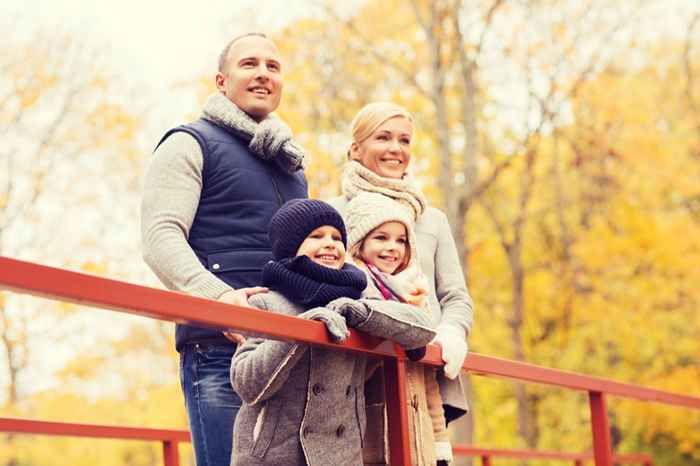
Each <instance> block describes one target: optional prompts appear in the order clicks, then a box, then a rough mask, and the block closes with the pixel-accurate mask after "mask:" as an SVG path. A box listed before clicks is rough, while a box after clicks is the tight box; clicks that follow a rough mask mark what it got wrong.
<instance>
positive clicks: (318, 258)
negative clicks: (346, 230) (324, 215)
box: [297, 225, 345, 269]
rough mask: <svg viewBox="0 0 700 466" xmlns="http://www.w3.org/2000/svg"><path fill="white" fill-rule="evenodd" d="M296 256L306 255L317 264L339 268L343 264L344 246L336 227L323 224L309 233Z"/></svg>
mask: <svg viewBox="0 0 700 466" xmlns="http://www.w3.org/2000/svg"><path fill="white" fill-rule="evenodd" d="M297 256H308V257H309V259H311V260H312V261H314V262H316V263H317V264H319V265H322V266H324V267H328V268H331V269H340V268H342V267H343V264H345V246H344V245H343V239H342V236H341V235H340V232H339V231H338V229H337V228H335V227H332V226H330V225H324V226H322V227H318V228H316V229H315V230H314V231H312V232H311V233H309V236H307V237H306V239H305V240H304V242H303V243H301V246H299V250H298V251H297Z"/></svg>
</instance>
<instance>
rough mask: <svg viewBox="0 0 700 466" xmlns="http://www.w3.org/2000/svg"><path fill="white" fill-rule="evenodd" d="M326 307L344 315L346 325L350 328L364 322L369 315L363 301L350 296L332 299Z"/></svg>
mask: <svg viewBox="0 0 700 466" xmlns="http://www.w3.org/2000/svg"><path fill="white" fill-rule="evenodd" d="M326 307H327V308H328V309H331V310H333V311H335V312H337V313H338V314H340V315H341V316H343V317H345V320H346V321H347V323H348V325H349V326H350V327H352V328H357V327H358V326H361V325H362V324H364V323H365V322H366V321H367V319H369V315H370V310H369V309H368V308H367V306H366V305H365V304H364V303H362V302H361V301H358V300H356V299H351V298H338V299H334V300H333V301H331V302H330V303H328V304H326Z"/></svg>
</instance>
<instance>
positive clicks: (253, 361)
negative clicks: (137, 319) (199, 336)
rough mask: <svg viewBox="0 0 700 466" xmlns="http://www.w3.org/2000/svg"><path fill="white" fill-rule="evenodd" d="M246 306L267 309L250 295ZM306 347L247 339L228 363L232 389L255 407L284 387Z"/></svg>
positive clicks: (262, 301)
mask: <svg viewBox="0 0 700 466" xmlns="http://www.w3.org/2000/svg"><path fill="white" fill-rule="evenodd" d="M248 303H249V304H250V305H251V306H253V307H257V308H259V309H262V310H269V306H268V305H267V303H266V302H265V298H264V297H263V296H261V295H255V296H251V298H250V299H249V300H248ZM270 312H272V311H270ZM308 348H309V346H308V345H305V344H301V343H291V342H286V341H278V340H269V339H265V338H258V337H253V338H248V339H246V341H245V343H243V344H241V345H239V346H238V349H237V350H236V353H235V354H234V355H233V359H232V361H231V372H230V378H231V385H232V386H233V389H234V390H235V391H236V393H238V394H239V395H240V397H241V399H242V400H243V401H245V402H246V403H250V404H256V403H260V402H261V401H265V400H267V399H269V398H270V397H272V396H273V395H274V394H275V393H277V392H278V391H279V390H280V388H282V387H283V386H284V384H285V382H286V381H287V379H288V378H289V374H290V373H291V371H292V369H294V367H295V366H296V365H297V363H298V362H299V360H301V358H302V356H304V354H306V351H308Z"/></svg>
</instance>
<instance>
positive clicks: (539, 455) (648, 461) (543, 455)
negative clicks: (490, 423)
mask: <svg viewBox="0 0 700 466" xmlns="http://www.w3.org/2000/svg"><path fill="white" fill-rule="evenodd" d="M452 451H453V452H454V454H455V455H464V456H478V457H479V458H481V466H491V465H492V463H491V458H511V459H522V460H534V459H543V460H552V461H573V462H574V466H583V465H584V464H585V463H586V462H588V461H590V460H592V459H593V454H592V453H564V452H558V451H543V450H525V449H508V448H477V447H472V446H470V445H454V446H453V447H452ZM613 461H614V462H615V463H616V464H638V465H640V466H654V461H653V460H652V458H651V456H649V455H647V454H646V453H632V454H627V455H613Z"/></svg>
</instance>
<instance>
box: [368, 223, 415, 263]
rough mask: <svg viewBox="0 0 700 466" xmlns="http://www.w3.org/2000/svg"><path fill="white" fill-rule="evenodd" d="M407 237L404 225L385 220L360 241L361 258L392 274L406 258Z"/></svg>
mask: <svg viewBox="0 0 700 466" xmlns="http://www.w3.org/2000/svg"><path fill="white" fill-rule="evenodd" d="M407 250H408V239H407V235H406V226H405V225H404V224H403V223H401V222H387V223H384V224H382V225H379V226H378V227H377V228H375V229H374V230H372V231H370V232H369V234H368V235H367V236H366V237H365V240H364V241H363V242H362V248H361V249H360V255H361V256H362V260H364V261H365V262H366V263H368V264H372V265H373V266H375V267H376V268H378V269H379V270H381V271H382V272H384V273H388V274H393V273H394V272H395V271H396V270H397V269H398V268H399V267H400V266H401V265H403V263H404V260H405V259H406V252H407Z"/></svg>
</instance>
